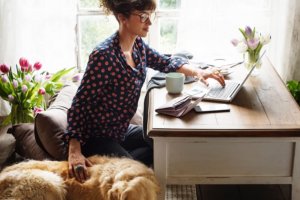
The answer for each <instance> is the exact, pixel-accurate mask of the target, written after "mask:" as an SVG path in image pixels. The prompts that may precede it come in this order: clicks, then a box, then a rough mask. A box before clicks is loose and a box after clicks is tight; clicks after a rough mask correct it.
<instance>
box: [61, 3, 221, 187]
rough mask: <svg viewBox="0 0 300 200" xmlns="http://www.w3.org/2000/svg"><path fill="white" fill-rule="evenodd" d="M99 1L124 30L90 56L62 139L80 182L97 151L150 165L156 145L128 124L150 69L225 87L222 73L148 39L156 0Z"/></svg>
mask: <svg viewBox="0 0 300 200" xmlns="http://www.w3.org/2000/svg"><path fill="white" fill-rule="evenodd" d="M100 4H101V6H102V7H103V8H104V10H105V11H106V12H107V13H113V14H114V15H115V17H116V19H117V21H118V22H119V30H118V31H117V32H116V33H115V34H113V35H112V36H111V37H110V38H108V39H106V40H105V41H104V42H102V43H101V44H99V45H98V46H97V47H96V48H95V49H94V50H93V52H92V53H91V54H90V57H89V61H88V65H87V68H86V71H85V74H84V76H83V79H82V82H81V85H80V86H79V88H78V91H77V94H76V95H75V97H74V99H73V103H72V106H71V108H70V109H69V111H68V128H67V130H66V132H65V134H64V137H63V138H64V141H65V143H66V144H67V145H68V150H69V152H68V161H69V173H70V175H71V176H75V178H76V179H77V180H78V181H81V182H83V181H85V180H86V179H87V177H88V174H87V170H86V167H88V166H90V165H91V163H90V162H89V160H88V159H86V157H87V156H90V155H93V154H101V155H114V156H126V157H131V158H133V159H136V160H139V161H141V162H144V163H145V164H147V165H151V163H152V153H153V150H152V144H149V143H147V142H146V141H145V140H144V138H143V130H142V127H140V126H134V125H130V124H129V122H130V120H131V118H132V117H133V115H134V114H135V112H136V109H137V105H138V100H139V96H140V91H141V87H142V85H143V83H144V80H145V77H146V67H151V68H153V69H155V70H159V71H161V72H165V73H168V72H172V71H177V72H181V73H184V74H185V75H187V76H197V77H198V78H199V80H200V81H202V82H204V83H206V81H205V79H207V78H214V79H216V80H217V81H219V82H220V84H221V85H225V82H224V78H223V77H222V76H221V75H219V74H217V73H212V72H211V71H209V70H200V69H194V68H192V67H190V66H189V65H188V62H187V61H186V60H184V59H180V58H169V57H166V56H164V55H160V54H159V53H158V52H157V51H155V50H154V49H151V48H150V47H149V46H147V45H146V44H145V43H144V42H143V40H142V39H141V37H145V36H146V35H147V33H148V31H149V27H150V26H151V24H152V21H151V16H152V15H153V11H154V10H155V8H156V4H155V0H100ZM147 141H148V140H147Z"/></svg>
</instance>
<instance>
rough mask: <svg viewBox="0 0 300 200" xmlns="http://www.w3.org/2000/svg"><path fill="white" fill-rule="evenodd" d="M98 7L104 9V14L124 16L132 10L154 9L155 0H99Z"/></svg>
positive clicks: (127, 15)
mask: <svg viewBox="0 0 300 200" xmlns="http://www.w3.org/2000/svg"><path fill="white" fill-rule="evenodd" d="M99 1H100V7H102V8H103V9H104V12H105V13H106V14H110V13H113V14H114V15H115V16H116V15H117V14H123V15H124V16H126V17H129V15H130V14H131V13H132V11H134V10H139V11H143V10H155V9H156V3H155V0H99Z"/></svg>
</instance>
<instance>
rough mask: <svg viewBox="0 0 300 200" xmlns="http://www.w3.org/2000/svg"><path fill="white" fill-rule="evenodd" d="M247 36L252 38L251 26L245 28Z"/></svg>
mask: <svg viewBox="0 0 300 200" xmlns="http://www.w3.org/2000/svg"><path fill="white" fill-rule="evenodd" d="M245 34H246V36H247V37H251V36H252V29H251V28H250V27H249V26H246V28H245Z"/></svg>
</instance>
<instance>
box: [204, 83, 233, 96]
mask: <svg viewBox="0 0 300 200" xmlns="http://www.w3.org/2000/svg"><path fill="white" fill-rule="evenodd" d="M238 85H239V83H237V82H230V81H228V82H226V85H225V87H224V88H223V87H222V86H221V85H215V86H214V87H212V88H211V89H210V91H209V92H208V94H207V95H206V96H207V97H210V98H217V99H226V98H228V97H230V95H231V94H232V92H233V91H234V90H235V89H236V88H237V86H238Z"/></svg>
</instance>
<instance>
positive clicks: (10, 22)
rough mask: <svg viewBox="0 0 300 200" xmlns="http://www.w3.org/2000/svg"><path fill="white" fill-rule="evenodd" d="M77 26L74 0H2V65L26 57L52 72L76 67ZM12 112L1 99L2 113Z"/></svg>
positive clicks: (0, 109) (12, 63)
mask: <svg viewBox="0 0 300 200" xmlns="http://www.w3.org/2000/svg"><path fill="white" fill-rule="evenodd" d="M75 26H76V1H75V0H0V64H2V63H5V64H7V65H10V66H15V65H16V64H18V61H19V58H20V57H25V58H27V59H28V60H29V62H30V63H32V64H33V63H34V62H36V61H39V62H41V63H42V64H43V69H44V70H47V71H49V72H55V71H57V70H59V69H62V68H69V67H74V66H76V53H75V47H76V34H75ZM0 100H1V99H0ZM9 112H10V109H9V106H8V104H7V102H4V101H0V116H3V115H7V114H9Z"/></svg>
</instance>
